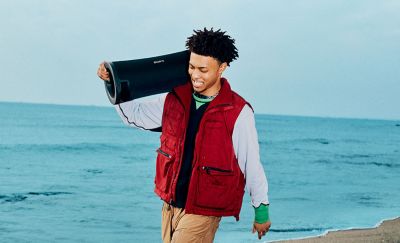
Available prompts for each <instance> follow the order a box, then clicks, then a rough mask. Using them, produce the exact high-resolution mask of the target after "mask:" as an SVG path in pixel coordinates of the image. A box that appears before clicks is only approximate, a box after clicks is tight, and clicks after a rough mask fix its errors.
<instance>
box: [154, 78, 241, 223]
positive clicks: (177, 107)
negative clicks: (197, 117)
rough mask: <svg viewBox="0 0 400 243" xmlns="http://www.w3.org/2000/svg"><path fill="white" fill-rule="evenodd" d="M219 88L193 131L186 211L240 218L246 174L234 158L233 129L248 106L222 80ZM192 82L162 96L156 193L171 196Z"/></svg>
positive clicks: (177, 169)
mask: <svg viewBox="0 0 400 243" xmlns="http://www.w3.org/2000/svg"><path fill="white" fill-rule="evenodd" d="M221 84H222V87H221V90H220V92H219V94H218V96H217V97H216V98H214V99H213V100H212V101H211V102H210V104H209V105H208V107H207V109H206V111H205V112H204V115H203V118H202V120H201V122H200V125H199V129H198V132H197V135H196V140H195V148H194V156H193V161H192V174H191V178H190V183H189V190H188V196H187V201H186V205H185V211H186V213H189V214H199V215H209V216H234V217H235V218H236V220H239V213H240V209H241V206H242V201H243V194H244V186H245V178H244V175H243V173H242V172H241V170H240V168H239V164H238V161H237V158H236V156H235V152H234V148H233V143H232V133H233V128H234V125H235V122H236V119H237V117H238V116H239V114H240V112H241V110H242V109H243V107H244V106H245V105H246V104H248V103H247V102H246V101H245V100H244V99H243V98H242V97H240V96H239V95H238V94H236V93H235V92H233V91H232V90H231V88H230V85H229V83H228V81H227V80H226V79H224V78H221ZM192 93H193V90H192V84H191V83H190V82H188V83H187V84H185V85H182V86H179V87H177V88H175V89H174V90H173V91H172V92H170V93H169V94H168V95H167V97H166V100H165V104H164V111H163V117H162V134H161V136H160V142H161V145H160V148H159V149H157V152H158V154H157V161H156V176H155V180H154V182H155V190H154V191H155V193H156V194H157V195H158V196H160V197H161V199H162V200H164V201H166V202H168V203H171V202H172V201H173V200H175V189H176V184H177V180H178V175H179V170H180V166H181V163H182V157H183V151H184V149H185V148H184V143H185V135H186V127H187V124H188V119H189V114H190V103H191V101H192Z"/></svg>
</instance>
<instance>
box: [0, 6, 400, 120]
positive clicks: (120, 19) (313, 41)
mask: <svg viewBox="0 0 400 243" xmlns="http://www.w3.org/2000/svg"><path fill="white" fill-rule="evenodd" d="M399 13H400V1H398V0H385V1H382V0H375V1H369V0H352V1H349V0H335V1H332V0H319V1H315V0H292V1H289V0H276V1H261V0H260V1H251V0H249V1H228V0H226V1H211V0H205V1H144V0H143V1H128V0H124V1H78V0H48V1H44V0H35V1H32V0H16V1H5V0H0V33H1V34H0V70H1V77H0V84H1V86H0V101H17V102H35V103H54V104H81V105H101V106H111V105H110V103H109V101H108V99H107V97H106V94H105V91H104V86H103V84H102V82H101V81H100V80H99V79H98V78H97V76H96V70H97V67H98V64H99V63H100V62H101V61H103V60H108V61H117V60H127V59H136V58H143V57H150V56H157V55H162V54H168V53H172V52H177V51H181V50H184V48H185V47H184V45H185V40H186V37H188V36H189V35H191V34H192V30H193V29H199V28H203V27H214V28H217V29H218V28H222V29H223V30H226V31H227V32H228V33H229V34H230V35H231V36H232V37H233V38H235V39H236V43H237V47H238V49H239V59H238V60H237V61H235V62H233V63H232V64H231V67H230V68H229V69H228V70H227V71H226V72H225V75H224V76H226V77H227V78H228V79H229V80H230V83H231V85H232V86H233V88H234V89H235V90H236V91H237V92H238V93H240V94H241V95H242V96H243V97H244V98H246V99H247V100H248V101H249V102H250V103H252V105H253V107H254V108H255V112H256V113H266V114H290V115H311V116H324V117H325V116H328V117H357V118H383V119H400V108H399V106H400V14H399Z"/></svg>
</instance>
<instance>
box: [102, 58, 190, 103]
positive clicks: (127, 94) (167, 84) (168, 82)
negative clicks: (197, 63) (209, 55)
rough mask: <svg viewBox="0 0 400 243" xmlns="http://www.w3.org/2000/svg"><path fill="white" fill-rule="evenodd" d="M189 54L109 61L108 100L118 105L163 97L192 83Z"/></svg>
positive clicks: (107, 66)
mask: <svg viewBox="0 0 400 243" xmlns="http://www.w3.org/2000/svg"><path fill="white" fill-rule="evenodd" d="M189 58H190V52H189V51H181V52H176V53H172V54H168V55H163V56H157V57H150V58H143V59H136V60H129V61H117V62H106V63H105V67H106V69H107V71H108V72H109V73H110V82H107V81H105V82H104V84H105V87H106V92H107V96H108V99H109V100H110V102H111V103H112V104H114V105H115V104H119V103H123V102H126V101H130V100H134V99H137V98H141V97H145V96H149V95H154V94H161V93H164V92H169V91H171V90H172V89H173V88H174V87H176V86H179V85H182V84H185V83H186V82H188V81H189V74H188V67H189Z"/></svg>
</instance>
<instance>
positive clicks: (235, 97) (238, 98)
mask: <svg viewBox="0 0 400 243" xmlns="http://www.w3.org/2000/svg"><path fill="white" fill-rule="evenodd" d="M231 92H232V97H233V102H234V103H235V104H238V105H240V106H241V107H244V106H246V105H248V106H249V107H250V108H251V109H252V110H253V107H252V106H251V104H250V103H249V102H248V101H247V100H246V99H245V98H243V97H242V96H241V95H239V94H238V93H237V92H236V91H233V90H231Z"/></svg>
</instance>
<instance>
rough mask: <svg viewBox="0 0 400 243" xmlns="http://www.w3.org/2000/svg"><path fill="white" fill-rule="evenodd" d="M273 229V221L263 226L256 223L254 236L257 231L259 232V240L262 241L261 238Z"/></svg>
mask: <svg viewBox="0 0 400 243" xmlns="http://www.w3.org/2000/svg"><path fill="white" fill-rule="evenodd" d="M270 227H271V221H268V222H266V223H263V224H259V223H256V222H254V224H253V234H254V233H255V232H256V231H257V232H258V239H259V240H261V237H263V236H264V235H265V234H266V233H267V232H268V230H269V228H270Z"/></svg>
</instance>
